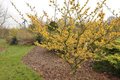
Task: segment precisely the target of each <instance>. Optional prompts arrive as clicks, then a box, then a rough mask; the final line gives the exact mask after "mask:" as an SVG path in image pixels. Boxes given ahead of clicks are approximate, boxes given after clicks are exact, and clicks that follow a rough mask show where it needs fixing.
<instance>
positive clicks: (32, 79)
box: [0, 40, 42, 80]
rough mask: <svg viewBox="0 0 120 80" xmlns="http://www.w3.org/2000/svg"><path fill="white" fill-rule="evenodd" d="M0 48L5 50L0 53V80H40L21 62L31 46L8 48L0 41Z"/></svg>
mask: <svg viewBox="0 0 120 80" xmlns="http://www.w3.org/2000/svg"><path fill="white" fill-rule="evenodd" d="M0 47H4V48H5V50H4V51H2V52H0V80H42V78H41V77H40V76H39V75H38V74H37V73H35V72H34V71H33V70H32V69H30V68H28V67H27V66H26V65H25V64H23V62H22V57H23V56H25V55H26V54H27V53H28V52H29V51H30V50H31V49H32V48H33V46H20V45H16V46H9V45H7V44H6V43H5V41H4V40H0Z"/></svg>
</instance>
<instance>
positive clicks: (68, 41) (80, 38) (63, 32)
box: [28, 0, 120, 73]
mask: <svg viewBox="0 0 120 80" xmlns="http://www.w3.org/2000/svg"><path fill="white" fill-rule="evenodd" d="M88 2H89V0H87V2H86V3H85V5H84V6H83V7H81V6H80V4H79V3H76V4H75V0H68V3H67V2H66V0H65V2H64V4H65V5H64V7H63V8H62V9H60V8H58V10H59V12H61V13H63V12H64V14H62V16H63V17H62V18H61V19H59V20H58V21H56V22H57V24H58V28H56V30H55V31H52V32H49V31H48V26H46V24H44V23H42V22H41V21H40V20H39V19H38V18H37V17H36V16H32V15H28V17H29V18H30V19H31V22H32V24H33V25H34V26H35V27H34V28H33V29H32V31H33V32H35V33H40V34H41V35H42V36H43V37H44V41H43V42H42V43H41V44H39V43H38V42H36V43H35V44H36V45H38V46H42V47H44V48H47V49H48V50H55V51H56V52H57V53H60V56H61V57H62V58H63V59H65V60H66V61H67V62H68V63H69V64H70V66H71V68H72V73H75V72H76V70H77V68H78V67H80V64H81V63H82V62H84V61H86V60H89V59H91V58H93V57H94V53H96V52H99V51H100V50H101V49H102V47H104V46H107V45H108V44H109V43H111V42H112V41H114V40H115V39H116V38H118V37H119V36H120V32H119V31H118V30H117V31H116V30H114V29H115V28H116V27H117V28H118V26H117V25H118V24H119V23H120V20H119V19H114V20H112V21H111V22H110V23H107V22H105V21H104V15H105V14H104V12H103V10H102V5H103V4H104V3H105V2H106V0H104V1H103V2H102V3H99V4H98V6H97V7H96V9H95V10H94V11H93V12H91V13H90V14H88V11H89V8H85V7H86V5H87V3H88ZM53 4H54V2H53ZM66 4H69V5H66ZM68 7H69V8H68ZM71 13H72V14H71ZM73 15H74V16H75V15H77V17H76V18H73V17H72V16H73Z"/></svg>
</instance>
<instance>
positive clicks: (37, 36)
mask: <svg viewBox="0 0 120 80" xmlns="http://www.w3.org/2000/svg"><path fill="white" fill-rule="evenodd" d="M35 40H36V41H37V42H38V43H42V41H43V40H44V39H43V37H42V35H40V34H37V35H36V37H35Z"/></svg>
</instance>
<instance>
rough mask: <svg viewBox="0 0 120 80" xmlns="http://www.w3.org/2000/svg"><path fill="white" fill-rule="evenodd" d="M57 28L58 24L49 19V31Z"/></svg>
mask: <svg viewBox="0 0 120 80" xmlns="http://www.w3.org/2000/svg"><path fill="white" fill-rule="evenodd" d="M57 28H58V24H57V23H56V22H55V21H51V22H50V24H49V25H48V30H49V31H55V30H56V29H57Z"/></svg>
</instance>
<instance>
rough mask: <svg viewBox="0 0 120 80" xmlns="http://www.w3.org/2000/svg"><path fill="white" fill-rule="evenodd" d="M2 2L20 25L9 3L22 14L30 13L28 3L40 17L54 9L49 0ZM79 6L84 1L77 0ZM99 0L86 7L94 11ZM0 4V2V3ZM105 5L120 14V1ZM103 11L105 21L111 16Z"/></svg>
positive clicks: (91, 0)
mask: <svg viewBox="0 0 120 80" xmlns="http://www.w3.org/2000/svg"><path fill="white" fill-rule="evenodd" d="M0 1H3V6H4V7H5V8H8V13H9V14H10V15H11V16H13V17H14V18H15V19H16V20H18V21H19V22H20V23H22V20H21V19H20V16H19V15H18V13H17V11H16V10H15V9H14V7H13V6H12V5H11V3H10V1H12V2H13V3H14V4H15V5H16V7H17V8H18V9H19V10H20V11H21V12H22V13H23V14H26V13H30V9H29V8H28V7H27V6H26V2H27V3H29V4H30V5H32V6H35V8H36V11H37V13H38V14H39V15H40V14H42V12H43V10H44V11H46V12H48V14H49V16H51V17H52V16H53V14H54V9H53V8H52V7H49V0H0ZM63 1H64V0H58V4H61V5H62V4H63ZM79 1H80V3H81V5H83V4H84V2H85V1H86V0H79ZM98 1H100V0H90V2H89V4H88V6H89V7H91V9H94V8H95V6H96V3H97V2H98ZM0 3H1V2H0ZM107 5H108V6H109V7H110V8H111V9H112V10H115V11H116V13H119V12H120V0H107ZM104 11H105V13H106V15H105V18H106V19H107V18H108V17H109V16H112V14H111V12H110V11H109V10H107V8H106V7H105V6H104ZM14 24H15V22H13V20H9V26H10V25H11V26H13V25H14Z"/></svg>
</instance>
